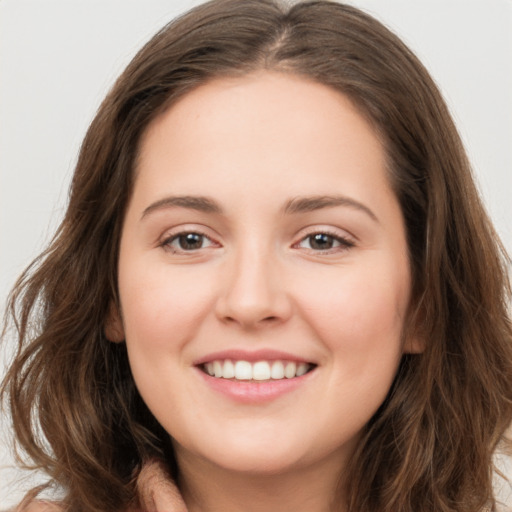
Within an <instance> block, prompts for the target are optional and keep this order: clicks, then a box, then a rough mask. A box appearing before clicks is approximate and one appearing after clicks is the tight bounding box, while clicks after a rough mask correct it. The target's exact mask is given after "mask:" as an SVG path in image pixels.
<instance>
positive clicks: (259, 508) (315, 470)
mask: <svg viewBox="0 0 512 512" xmlns="http://www.w3.org/2000/svg"><path fill="white" fill-rule="evenodd" d="M180 459H181V460H180ZM179 467H180V476H179V481H178V482H179V487H180V489H181V492H182V494H183V498H184V500H185V502H186V504H187V508H188V511H189V512H240V511H241V510H243V511H244V512H344V511H345V506H344V505H343V503H344V493H343V492H342V490H341V488H340V487H341V486H340V485H339V484H340V474H341V471H342V468H341V467H340V464H339V461H335V460H333V461H331V462H330V463H329V464H326V463H325V461H323V462H322V464H321V465H315V464H313V465H309V466H307V467H302V468H298V469H294V470H290V471H283V472H282V473H272V474H265V473H263V474H262V473H251V472H243V473H242V472H239V471H230V470H227V469H225V468H220V467H218V466H216V465H214V464H212V463H211V462H208V461H205V460H199V459H195V458H189V457H186V458H181V457H179Z"/></svg>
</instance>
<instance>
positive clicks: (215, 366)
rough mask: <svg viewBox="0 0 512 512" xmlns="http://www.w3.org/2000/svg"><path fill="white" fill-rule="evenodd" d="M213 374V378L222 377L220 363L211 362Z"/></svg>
mask: <svg viewBox="0 0 512 512" xmlns="http://www.w3.org/2000/svg"><path fill="white" fill-rule="evenodd" d="M213 373H214V374H215V377H222V361H213Z"/></svg>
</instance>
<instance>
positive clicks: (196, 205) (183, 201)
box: [141, 196, 222, 219]
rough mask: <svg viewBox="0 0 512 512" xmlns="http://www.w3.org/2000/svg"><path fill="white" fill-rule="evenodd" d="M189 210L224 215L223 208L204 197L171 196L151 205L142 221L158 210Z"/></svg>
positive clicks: (143, 213) (145, 211) (143, 215)
mask: <svg viewBox="0 0 512 512" xmlns="http://www.w3.org/2000/svg"><path fill="white" fill-rule="evenodd" d="M176 206H177V207H179V208H188V209H190V210H197V211H200V212H205V213H217V214H218V213H222V208H221V207H220V206H219V205H218V204H217V203H216V202H215V201H213V199H209V198H208V197H203V196H169V197H164V198H163V199H160V200H159V201H156V202H154V203H152V204H150V205H149V206H148V207H147V208H146V209H145V210H144V211H143V212H142V216H141V219H143V218H144V217H146V216H147V215H149V214H150V213H152V212H154V211H157V210H164V209H166V208H172V207H176Z"/></svg>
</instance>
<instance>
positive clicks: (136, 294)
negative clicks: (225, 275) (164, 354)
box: [119, 262, 211, 357]
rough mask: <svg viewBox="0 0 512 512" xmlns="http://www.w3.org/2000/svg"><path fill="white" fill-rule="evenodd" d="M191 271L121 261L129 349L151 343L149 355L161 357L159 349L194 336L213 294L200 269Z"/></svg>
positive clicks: (177, 346)
mask: <svg viewBox="0 0 512 512" xmlns="http://www.w3.org/2000/svg"><path fill="white" fill-rule="evenodd" d="M124 268H126V269H127V271H126V272H124ZM128 269H129V270H128ZM189 274H190V272H189V270H188V269H181V270H180V271H179V272H172V269H171V267H169V266H164V267H163V268H160V269H159V267H158V266H157V265H151V264H149V265H139V266H138V267H137V266H135V265H131V266H130V265H129V262H126V266H124V265H123V264H120V269H119V289H120V295H121V297H122V304H121V307H122V314H123V322H124V329H125V334H126V341H127V344H128V348H129V349H132V350H133V349H135V347H136V346H137V345H140V348H141V349H142V350H145V349H146V348H147V347H148V346H151V347H152V351H151V353H150V354H149V355H151V354H154V356H155V357H158V352H159V351H155V349H159V350H162V351H169V350H174V349H177V348H179V347H180V346H181V345H182V344H184V343H186V341H187V340H189V339H191V338H192V337H193V336H194V333H195V332H196V329H197V328H198V326H199V319H200V318H201V317H202V316H203V315H204V314H205V312H207V311H208V310H209V309H211V296H210V295H211V294H210V293H209V290H208V287H205V286H200V284H201V282H202V280H201V276H200V275H197V272H196V275H195V276H191V275H189Z"/></svg>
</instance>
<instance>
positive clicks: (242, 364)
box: [235, 361, 252, 380]
mask: <svg viewBox="0 0 512 512" xmlns="http://www.w3.org/2000/svg"><path fill="white" fill-rule="evenodd" d="M235 379H237V380H251V379H252V365H251V363H248V362H247V361H237V362H236V363H235Z"/></svg>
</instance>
